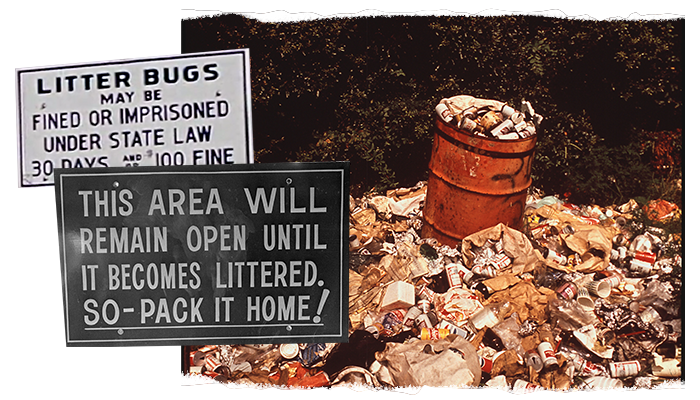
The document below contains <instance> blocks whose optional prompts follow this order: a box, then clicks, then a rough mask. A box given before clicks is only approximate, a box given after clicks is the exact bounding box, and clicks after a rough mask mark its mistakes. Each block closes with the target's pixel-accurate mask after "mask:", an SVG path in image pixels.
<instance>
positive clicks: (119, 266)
mask: <svg viewBox="0 0 700 400" xmlns="http://www.w3.org/2000/svg"><path fill="white" fill-rule="evenodd" d="M348 171H349V163H348V162H325V163H282V164H236V165H226V166H224V165H221V166H199V167H198V166H184V167H140V168H90V169H58V170H56V184H55V192H56V208H57V217H58V231H59V247H60V254H61V275H62V283H63V285H62V286H63V297H64V298H63V303H64V312H65V326H66V345H67V346H116V345H120V346H125V345H132V346H137V345H191V344H198V343H209V344H224V343H226V344H233V343H239V344H253V343H302V342H345V341H347V339H348V320H349V318H348V268H349V262H348V233H347V229H348V223H349V222H348V219H349V213H348V205H349V194H348Z"/></svg>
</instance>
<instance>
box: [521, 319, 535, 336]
mask: <svg viewBox="0 0 700 400" xmlns="http://www.w3.org/2000/svg"><path fill="white" fill-rule="evenodd" d="M537 327H538V324H537V322H535V321H533V320H531V319H526V320H525V321H523V323H522V324H520V328H519V329H518V335H520V337H526V336H530V335H532V334H533V333H535V331H536V330H537Z"/></svg>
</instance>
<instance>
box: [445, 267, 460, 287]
mask: <svg viewBox="0 0 700 400" xmlns="http://www.w3.org/2000/svg"><path fill="white" fill-rule="evenodd" d="M445 271H446V272H447V281H448V283H449V285H450V288H458V287H462V277H461V276H460V274H459V265H458V264H448V265H446V266H445Z"/></svg>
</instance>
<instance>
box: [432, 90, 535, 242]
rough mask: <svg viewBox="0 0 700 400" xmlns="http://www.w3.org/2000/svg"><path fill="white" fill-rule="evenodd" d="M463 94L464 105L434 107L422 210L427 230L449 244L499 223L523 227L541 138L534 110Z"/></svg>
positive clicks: (448, 102) (449, 100)
mask: <svg viewBox="0 0 700 400" xmlns="http://www.w3.org/2000/svg"><path fill="white" fill-rule="evenodd" d="M462 97H466V98H467V102H462V104H464V105H463V106H462V107H459V106H454V105H453V104H454V100H451V99H443V101H442V102H441V103H440V105H445V104H446V105H445V106H444V107H442V108H443V110H442V111H444V112H442V113H441V107H440V105H439V106H438V107H437V108H436V109H437V111H438V116H437V117H436V119H435V125H434V128H433V130H434V141H433V147H432V154H431V157H430V164H429V170H430V171H429V177H428V190H427V195H426V199H425V207H424V210H423V220H424V226H423V235H424V236H425V237H434V238H435V239H437V240H438V241H440V242H441V243H443V244H446V245H449V246H454V245H455V244H457V243H459V242H460V241H461V240H462V239H463V238H464V237H466V236H468V235H470V234H472V233H475V232H478V231H480V230H482V229H485V228H489V227H491V226H494V225H497V224H499V223H503V224H504V225H506V226H510V227H513V228H515V229H521V228H522V217H523V211H524V206H525V200H526V197H527V192H528V188H529V187H530V185H531V184H532V178H531V177H530V172H531V168H532V162H533V158H534V155H535V142H536V140H537V135H536V134H535V129H534V123H533V122H530V121H531V120H535V121H536V120H537V119H536V117H539V115H537V114H535V113H534V112H532V113H531V114H528V113H527V112H518V111H515V110H514V109H513V108H511V107H509V106H508V105H506V104H505V103H501V102H498V101H494V100H482V101H480V100H479V99H475V98H473V97H471V96H462ZM453 99H454V98H453ZM451 101H452V103H451ZM524 104H525V103H524ZM527 105H528V106H529V103H527ZM448 107H449V108H448ZM524 107H525V106H524ZM494 109H498V110H499V111H494ZM466 115H469V117H468V116H466ZM470 117H473V119H472V118H470ZM533 117H534V118H533ZM539 118H541V117H539ZM477 121H478V122H477ZM528 122H530V123H528Z"/></svg>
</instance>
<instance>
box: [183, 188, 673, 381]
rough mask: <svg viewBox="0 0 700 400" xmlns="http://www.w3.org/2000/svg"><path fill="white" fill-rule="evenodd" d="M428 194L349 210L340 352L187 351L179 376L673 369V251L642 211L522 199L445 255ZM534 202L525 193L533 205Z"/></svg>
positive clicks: (632, 376)
mask: <svg viewBox="0 0 700 400" xmlns="http://www.w3.org/2000/svg"><path fill="white" fill-rule="evenodd" d="M426 191H427V185H426V184H425V182H419V183H418V184H417V185H416V186H414V187H412V188H402V189H396V190H391V191H389V192H388V193H386V195H371V196H370V195H367V196H365V197H363V198H361V199H352V198H351V208H350V209H351V210H352V212H351V215H350V224H351V226H350V232H349V234H350V284H349V286H350V287H349V289H350V297H349V314H350V336H349V342H348V343H302V344H298V345H296V344H295V345H221V346H205V347H201V348H193V349H191V350H192V352H191V354H190V361H191V363H190V372H191V373H193V374H203V375H208V376H211V377H214V378H215V379H217V380H220V381H222V382H231V383H236V384H265V385H283V386H290V387H329V386H338V385H349V384H362V385H366V386H370V387H378V388H379V387H381V388H392V387H406V386H434V387H441V386H452V387H454V386H458V387H477V386H487V387H498V388H504V389H507V390H512V391H514V392H526V391H531V390H536V389H537V388H544V389H551V390H576V389H588V388H601V389H611V388H622V387H628V388H651V387H654V386H656V385H658V384H660V383H662V382H664V381H669V380H671V381H673V380H678V379H680V377H681V369H682V354H681V349H682V343H683V341H682V335H683V331H682V301H683V299H682V295H681V290H682V284H683V280H682V272H681V271H682V258H681V256H679V255H677V254H674V252H675V249H677V248H679V243H680V241H681V240H682V239H681V238H680V237H678V236H674V235H668V234H667V233H666V232H665V231H664V230H663V229H659V228H653V227H651V228H643V227H642V229H640V225H639V224H638V223H637V222H636V220H635V218H633V214H634V213H639V212H644V213H645V214H646V215H647V216H648V217H649V218H652V219H655V220H660V221H667V220H670V219H673V218H681V216H680V211H679V210H678V208H677V207H676V206H675V205H674V204H671V203H668V202H665V201H656V202H650V203H649V204H648V205H647V206H646V207H645V208H644V209H641V208H640V207H639V206H638V205H637V204H636V203H635V202H634V201H633V200H631V201H629V202H628V203H626V204H623V205H620V206H615V207H606V208H602V207H598V206H595V205H592V206H578V205H574V204H569V203H566V202H564V201H562V200H559V199H558V198H556V197H552V196H546V197H543V196H541V195H537V194H535V193H531V194H530V195H528V199H527V205H526V208H525V212H524V214H525V218H524V222H525V226H524V227H523V229H522V230H516V229H513V228H511V227H508V226H505V225H503V224H498V225H496V226H493V227H491V228H488V229H485V230H482V231H480V232H476V233H474V234H472V235H469V236H467V237H465V238H464V239H463V240H462V242H461V244H460V245H458V246H456V247H448V246H445V245H441V244H440V243H438V242H437V240H435V239H433V238H428V237H421V235H420V232H421V227H422V206H423V202H424V199H425V195H426ZM531 192H534V191H531Z"/></svg>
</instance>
